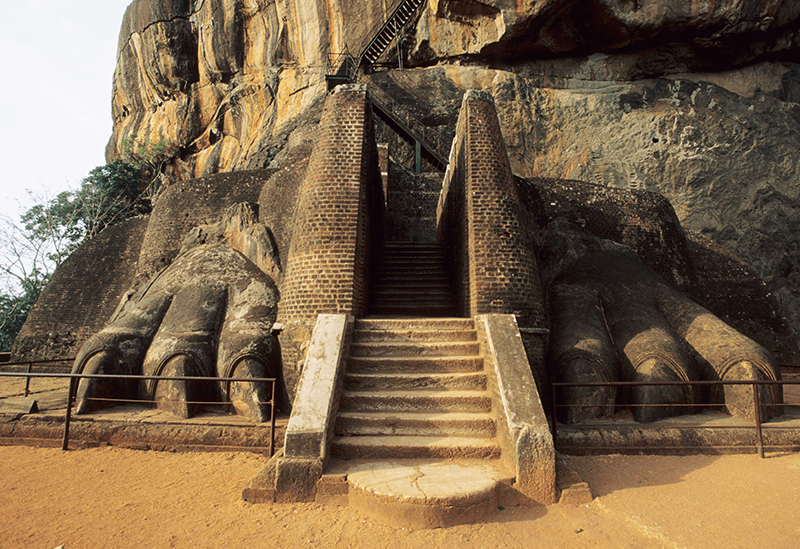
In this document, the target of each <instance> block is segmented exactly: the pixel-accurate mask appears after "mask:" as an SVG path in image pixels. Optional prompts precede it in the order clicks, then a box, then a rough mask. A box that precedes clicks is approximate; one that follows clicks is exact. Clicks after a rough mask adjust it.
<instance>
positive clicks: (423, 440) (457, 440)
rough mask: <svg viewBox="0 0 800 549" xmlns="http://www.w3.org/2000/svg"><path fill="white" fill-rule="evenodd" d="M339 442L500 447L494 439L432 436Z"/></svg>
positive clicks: (367, 437) (339, 439)
mask: <svg viewBox="0 0 800 549" xmlns="http://www.w3.org/2000/svg"><path fill="white" fill-rule="evenodd" d="M337 442H338V443H340V444H342V443H345V444H353V445H358V446H407V447H408V446H410V447H418V446H448V447H459V446H476V447H497V446H498V442H497V440H496V439H494V438H481V437H460V436H430V435H423V436H416V435H353V436H350V435H346V436H337V437H336V438H334V444H335V443H337Z"/></svg>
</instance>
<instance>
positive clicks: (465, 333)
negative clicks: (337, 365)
mask: <svg viewBox="0 0 800 549" xmlns="http://www.w3.org/2000/svg"><path fill="white" fill-rule="evenodd" d="M357 326H358V324H356V328H355V330H353V337H352V342H353V343H369V342H379V341H386V342H396V341H477V340H478V332H477V331H476V330H414V329H410V330H409V329H395V330H380V329H374V330H370V329H359V328H358V327H357Z"/></svg>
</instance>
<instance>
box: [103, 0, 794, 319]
mask: <svg viewBox="0 0 800 549" xmlns="http://www.w3.org/2000/svg"><path fill="white" fill-rule="evenodd" d="M394 5H396V0H376V1H371V2H364V1H360V0H277V1H276V0H207V1H190V0H134V1H133V2H132V3H131V5H130V7H129V8H128V11H127V13H126V15H125V19H124V21H123V25H122V29H121V32H120V42H119V51H118V66H117V71H116V73H115V77H114V89H113V116H114V133H113V135H112V137H111V140H110V142H109V146H108V150H107V156H108V158H109V159H111V158H114V157H117V156H119V155H121V154H122V152H123V150H124V149H125V146H126V143H128V144H129V143H130V142H131V141H133V142H134V143H135V146H147V145H148V144H155V143H159V142H164V143H169V144H171V145H172V146H173V147H172V150H175V151H177V152H176V154H175V156H174V158H173V159H172V160H171V162H170V163H169V166H168V167H167V168H166V170H167V171H168V173H169V174H170V175H171V176H172V178H173V179H175V180H186V179H192V178H195V177H199V176H202V175H209V174H214V173H218V172H229V171H240V170H246V169H257V168H263V167H267V166H270V165H272V166H277V165H278V164H279V162H280V161H281V160H282V158H283V157H282V155H283V154H284V152H283V150H284V148H285V145H286V142H287V139H288V138H289V136H290V135H291V134H292V133H293V132H296V131H297V130H298V129H300V130H301V131H304V130H302V128H304V127H308V126H313V125H314V124H315V123H316V122H317V120H318V119H319V113H320V111H321V105H322V98H323V96H324V94H325V92H326V85H325V79H324V75H325V68H326V62H327V54H328V53H331V52H342V51H349V52H350V53H353V54H357V53H358V52H359V51H360V48H361V44H362V42H363V40H364V38H365V37H367V36H368V35H369V34H370V29H372V28H373V27H374V25H375V24H378V23H380V22H382V21H383V19H384V17H385V14H386V13H387V11H388V10H391V9H392V8H393V7H394ZM403 36H404V39H403V43H402V45H403V48H402V49H403V55H404V57H405V59H404V62H405V65H406V67H409V66H411V67H414V66H417V67H419V66H429V68H427V69H412V70H404V71H386V72H376V73H374V74H373V75H372V76H371V77H369V80H370V82H371V83H372V85H373V86H374V87H380V88H381V89H383V90H384V91H387V92H389V93H390V95H391V96H392V97H393V98H395V99H396V100H397V101H398V102H399V103H400V106H401V108H404V109H405V110H406V111H408V113H410V114H411V115H413V116H415V117H416V118H418V119H419V120H421V121H422V122H423V123H425V124H426V125H427V126H429V127H430V129H432V130H433V131H434V132H438V136H439V137H438V139H439V140H440V141H441V142H442V143H443V144H444V147H445V148H446V147H447V146H449V141H450V140H451V139H452V134H453V128H454V125H455V120H456V114H457V109H458V105H459V104H460V99H461V96H462V95H463V93H464V91H465V90H468V89H483V90H486V91H489V92H490V93H491V94H492V95H493V96H494V98H495V103H496V105H497V109H498V114H499V117H500V122H501V126H502V128H503V132H504V139H505V141H506V144H507V148H508V152H509V156H510V159H511V165H512V169H513V170H514V172H515V174H516V175H518V176H521V177H548V178H559V179H560V178H571V179H578V180H583V181H587V182H593V183H597V184H599V185H603V186H607V187H612V188H620V189H646V190H650V191H655V192H659V193H661V194H663V195H664V196H665V197H666V198H667V199H668V200H669V201H670V202H671V203H672V204H673V206H674V207H675V210H676V212H677V214H678V216H679V218H680V221H681V223H682V225H683V226H684V227H685V228H687V229H689V230H692V231H695V232H697V233H699V234H701V235H703V236H704V237H707V238H710V239H712V240H713V241H714V242H715V243H717V244H720V245H722V246H724V247H725V248H726V249H727V250H728V251H730V252H734V253H736V254H738V255H739V256H741V257H742V258H744V259H745V260H746V261H747V263H748V264H749V265H750V267H752V268H753V269H754V270H755V272H756V273H757V274H758V275H760V276H761V277H762V278H763V280H764V281H765V283H766V284H767V288H768V291H769V292H771V293H772V294H773V295H774V296H775V297H777V299H778V301H779V303H780V305H781V308H782V313H783V314H784V315H785V316H786V317H787V318H789V320H790V321H791V324H792V326H793V329H794V331H795V333H796V334H797V333H800V264H798V259H797V257H796V255H797V254H796V250H797V247H798V241H797V236H796V235H797V234H798V231H797V227H798V225H799V224H800V208H799V206H800V202H798V200H800V196H798V188H799V187H798V185H797V183H798V180H800V157H799V156H798V154H797V150H798V143H800V105H798V101H800V65H798V64H796V63H792V62H791V60H793V59H796V57H794V56H796V55H797V52H798V50H800V3H798V2H795V1H792V0H718V1H714V2H712V1H692V2H690V1H688V0H673V1H667V0H637V1H629V0H624V1H623V0H590V1H587V2H580V3H576V2H574V1H567V0H545V1H536V2H532V1H525V2H521V1H518V0H515V1H514V2H512V1H511V0H483V1H478V0H430V1H429V2H426V3H424V4H423V6H422V8H421V9H420V10H419V12H418V13H417V15H416V17H415V18H414V19H413V20H412V22H411V23H410V24H409V25H408V26H407V27H406V29H405V30H404V33H403ZM396 56H397V53H396V50H395V48H394V47H390V48H389V51H388V52H387V54H386V55H385V57H384V60H385V61H388V62H390V63H391V62H392V59H393V58H396ZM435 64H438V65H439V66H438V67H430V66H431V65H435ZM390 152H391V154H392V155H393V157H395V158H402V157H403V155H404V154H407V152H404V150H403V145H402V144H401V143H397V146H393V148H392V150H391V151H390Z"/></svg>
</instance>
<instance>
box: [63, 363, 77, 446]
mask: <svg viewBox="0 0 800 549" xmlns="http://www.w3.org/2000/svg"><path fill="white" fill-rule="evenodd" d="M76 382H77V378H74V377H70V378H69V389H67V411H66V415H65V416H64V440H63V441H62V442H61V450H62V451H65V452H66V451H67V450H68V449H69V420H70V417H71V415H72V403H73V402H74V401H75V385H76Z"/></svg>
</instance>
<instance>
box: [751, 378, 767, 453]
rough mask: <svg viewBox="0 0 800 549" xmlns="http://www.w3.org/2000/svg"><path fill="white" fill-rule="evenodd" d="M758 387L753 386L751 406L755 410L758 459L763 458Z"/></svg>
mask: <svg viewBox="0 0 800 549" xmlns="http://www.w3.org/2000/svg"><path fill="white" fill-rule="evenodd" d="M758 400H759V399H758V385H756V384H755V383H754V384H753V404H754V405H755V408H756V410H755V411H756V413H755V420H756V444H757V446H758V457H760V458H762V459H763V458H764V439H763V437H762V433H761V403H759V401H758Z"/></svg>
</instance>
